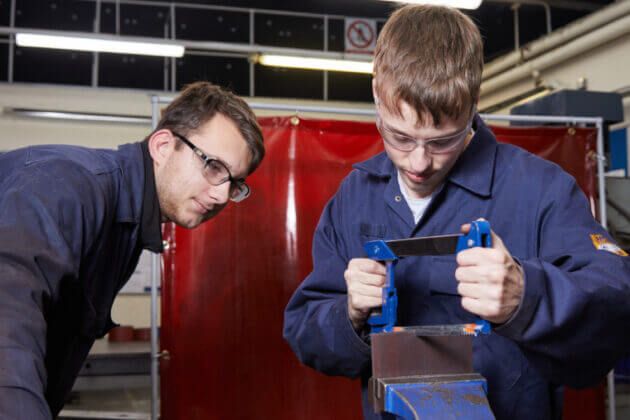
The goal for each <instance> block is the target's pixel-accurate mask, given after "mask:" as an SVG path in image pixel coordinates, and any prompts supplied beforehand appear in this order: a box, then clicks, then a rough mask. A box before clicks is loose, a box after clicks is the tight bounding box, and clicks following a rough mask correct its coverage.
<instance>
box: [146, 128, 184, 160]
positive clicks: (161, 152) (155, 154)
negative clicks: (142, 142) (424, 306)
mask: <svg viewBox="0 0 630 420" xmlns="http://www.w3.org/2000/svg"><path fill="white" fill-rule="evenodd" d="M176 142H177V139H176V138H175V136H173V134H172V133H171V132H170V131H169V130H167V129H163V130H158V131H156V132H155V133H153V135H152V136H151V138H150V139H149V143H148V146H149V153H150V154H151V158H152V159H153V162H154V163H155V165H157V166H160V165H163V164H164V162H166V160H167V159H168V158H169V156H170V155H171V153H173V151H174V150H175V144H176Z"/></svg>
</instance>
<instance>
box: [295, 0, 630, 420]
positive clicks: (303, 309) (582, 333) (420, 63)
mask: <svg viewBox="0 0 630 420" xmlns="http://www.w3.org/2000/svg"><path fill="white" fill-rule="evenodd" d="M482 66H483V51H482V40H481V36H480V34H479V30H478V29H477V28H476V26H475V25H474V23H473V22H472V21H471V20H470V19H469V18H468V17H466V16H465V15H464V14H462V13H461V12H459V11H457V10H455V9H450V8H446V7H439V6H407V7H404V8H402V9H399V10H397V11H396V12H394V13H393V14H392V16H391V17H390V18H389V20H388V21H387V23H386V24H385V26H384V27H383V29H382V31H381V33H380V35H379V38H378V42H377V46H376V52H375V57H374V79H373V85H372V86H373V94H374V99H375V104H376V113H377V119H376V121H377V127H378V129H379V132H380V133H381V136H382V138H383V144H384V147H385V152H384V153H381V154H379V155H377V156H374V157H373V158H371V159H369V160H367V161H365V162H362V163H359V164H357V165H355V170H354V171H352V172H351V173H350V175H348V177H346V178H345V179H344V180H343V181H342V183H341V185H340V187H339V190H338V192H337V193H336V194H335V196H334V197H333V198H332V199H331V200H330V202H329V203H328V204H327V206H326V208H325V209H324V212H323V214H322V216H321V219H320V222H319V224H318V226H317V230H316V231H315V236H314V240H313V271H312V272H311V274H309V276H308V277H307V278H306V279H305V280H304V282H303V283H302V284H301V285H300V287H299V288H298V290H297V291H296V292H295V294H294V295H293V297H292V299H291V301H290V302H289V304H288V306H287V308H286V311H285V324H284V336H285V338H286V339H287V341H288V342H289V344H290V345H291V347H292V348H293V350H294V351H295V353H296V355H297V356H298V358H299V359H300V360H301V361H302V362H303V363H305V364H307V365H309V366H312V367H313V368H315V369H317V370H319V371H322V372H324V373H326V374H329V375H340V376H347V377H351V378H356V377H359V378H361V382H362V389H363V412H364V416H365V418H370V419H372V418H385V417H386V416H378V415H376V414H375V413H374V410H373V409H372V407H371V406H370V405H369V403H368V400H367V380H368V378H369V377H370V375H371V368H370V345H369V333H370V327H369V324H367V322H366V320H367V318H368V317H369V315H370V312H371V311H372V310H373V309H376V308H378V307H379V306H381V304H382V286H383V285H384V283H385V267H384V266H383V265H382V264H379V263H377V262H375V261H373V260H370V259H367V258H365V253H364V251H363V244H364V243H365V242H367V241H370V240H375V239H397V238H405V237H416V236H417V237H420V236H434V235H442V234H454V233H458V232H460V230H461V231H463V232H467V230H468V228H469V225H468V224H469V223H470V222H472V221H474V220H476V219H478V218H485V219H486V220H488V221H489V222H490V225H491V227H492V229H493V232H492V247H491V248H473V249H470V250H466V251H462V252H460V253H459V254H458V255H457V256H445V255H441V256H424V257H413V258H405V259H402V260H400V261H398V263H397V265H396V278H395V281H396V287H397V289H398V322H399V325H439V324H460V323H466V322H473V321H474V320H475V319H476V317H482V318H484V319H486V320H488V321H491V323H492V326H493V327H492V332H491V334H489V335H481V336H479V337H475V338H474V339H473V354H474V356H473V357H474V367H475V370H476V371H477V372H479V373H481V374H482V375H483V376H484V377H485V378H486V380H487V384H488V388H487V393H488V400H489V402H490V406H491V408H492V410H493V412H494V415H495V416H496V418H497V419H511V420H518V419H529V418H536V419H541V420H546V419H557V418H560V416H561V407H562V387H561V385H571V386H577V387H582V386H586V385H594V384H597V383H598V382H599V381H600V380H601V379H602V378H603V377H604V376H605V374H606V372H607V371H608V370H609V369H610V368H611V367H612V366H613V364H614V362H615V361H616V360H617V359H618V358H619V357H620V356H622V355H623V353H624V352H626V351H627V349H628V348H630V342H629V340H630V335H628V334H627V333H624V330H625V329H627V328H626V326H627V325H629V324H628V323H630V305H628V303H627V302H629V301H630V260H629V259H628V258H627V256H625V255H626V254H625V252H623V250H621V249H620V248H619V247H617V246H616V245H615V244H614V243H613V241H612V240H611V239H610V236H609V235H608V233H607V232H606V231H605V230H604V229H602V227H601V226H600V225H599V224H598V223H597V222H596V221H595V220H594V219H593V216H592V215H591V212H590V206H589V203H588V201H587V199H586V197H585V196H584V194H583V193H582V191H581V190H580V189H579V187H578V186H577V183H576V182H575V180H574V179H573V178H572V177H571V176H569V175H568V174H566V173H565V172H563V171H562V170H561V169H560V168H559V167H558V166H556V165H554V164H552V163H550V162H547V161H545V160H542V159H540V158H537V157H536V156H534V155H531V154H529V153H527V152H525V151H524V150H522V149H520V148H517V147H514V146H511V145H507V144H499V143H497V140H496V138H495V137H494V135H493V134H492V132H491V131H490V130H489V129H488V127H487V126H486V125H485V124H484V123H483V121H482V120H481V119H480V117H479V116H478V115H477V114H476V112H475V108H476V103H477V100H478V97H479V87H480V84H481V72H482ZM594 237H597V238H599V239H600V240H601V242H605V243H606V246H599V245H598V244H596V243H595V242H596V241H595V239H593V238H594ZM419 357H421V355H419Z"/></svg>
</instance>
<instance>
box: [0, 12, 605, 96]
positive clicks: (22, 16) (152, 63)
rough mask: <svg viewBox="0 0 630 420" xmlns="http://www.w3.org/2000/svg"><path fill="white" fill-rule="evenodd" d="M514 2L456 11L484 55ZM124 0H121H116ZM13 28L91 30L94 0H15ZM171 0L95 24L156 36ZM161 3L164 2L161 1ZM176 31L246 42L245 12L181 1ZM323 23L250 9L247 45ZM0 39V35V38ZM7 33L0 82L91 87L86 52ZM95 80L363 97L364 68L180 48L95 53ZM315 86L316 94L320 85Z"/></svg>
mask: <svg viewBox="0 0 630 420" xmlns="http://www.w3.org/2000/svg"><path fill="white" fill-rule="evenodd" d="M514 1H516V0H491V1H488V0H485V1H484V2H483V3H482V5H481V6H480V7H479V9H477V10H472V11H464V12H465V13H467V14H469V15H470V16H471V17H473V19H474V20H475V21H476V22H477V24H478V25H479V27H480V30H481V33H482V35H483V37H484V48H485V58H486V61H490V60H492V59H493V58H496V57H498V56H500V55H502V54H505V53H507V52H509V51H511V50H513V49H514V48H515V43H516V41H515V31H514V11H513V8H514V4H515V3H514ZM523 1H527V2H532V3H535V2H538V3H537V4H521V5H520V6H518V16H519V18H518V23H519V31H518V43H519V45H523V44H525V43H527V42H530V41H533V40H534V39H537V38H539V37H541V36H543V35H544V34H545V33H546V32H547V24H546V19H545V9H544V8H543V7H542V6H541V4H540V3H542V2H541V1H540V0H523ZM121 2H122V3H125V1H124V0H121ZM611 2H612V1H611V0H587V1H583V0H579V1H571V0H548V1H547V2H546V3H547V4H548V5H549V6H550V10H551V26H552V28H553V29H557V28H560V27H562V26H564V25H566V24H567V23H570V22H572V21H574V20H575V19H578V18H580V17H583V16H585V15H586V14H588V13H590V12H592V11H594V10H597V9H598V8H601V7H603V6H605V5H606V4H608V3H611ZM10 3H11V0H0V26H9V15H10ZM15 3H16V15H15V26H18V27H26V28H42V29H54V30H77V31H85V32H90V31H92V28H93V22H94V15H95V0H15ZM169 3H170V2H169V1H167V0H153V1H151V2H149V3H146V2H143V1H142V0H140V1H135V2H134V3H133V4H122V5H121V6H120V20H119V25H118V27H117V26H116V19H115V3H113V2H112V1H111V0H101V9H100V20H101V24H100V28H101V31H102V32H106V33H116V32H117V31H118V33H120V34H121V35H138V36H150V37H156V38H162V37H164V33H165V31H166V29H165V23H167V22H168V21H169V8H168V7H167V6H168V4H169ZM174 3H175V4H176V5H182V6H183V5H184V4H187V5H190V4H199V5H215V6H216V5H220V6H230V7H242V8H256V9H269V10H285V11H293V12H308V13H316V14H329V15H342V16H354V17H370V18H378V19H382V20H384V19H386V18H387V16H388V15H389V14H390V13H391V11H392V10H394V8H395V7H397V6H398V4H397V3H391V2H387V1H380V0H298V1H293V0H231V1H202V0H187V1H185V2H182V1H175V2H174ZM162 5H163V6H162ZM175 16H176V21H177V25H176V35H177V38H179V39H191V40H213V41H223V42H237V43H247V42H248V41H249V18H248V15H247V13H246V10H245V11H244V12H242V13H237V12H229V11H228V12H224V11H216V10H206V11H203V12H199V11H198V10H194V9H191V8H188V7H177V8H176V14H175ZM322 22H323V21H322V20H321V19H318V18H316V17H298V18H296V17H288V16H277V15H272V14H268V15H265V14H264V13H259V14H257V15H256V21H255V43H256V44H260V45H272V46H280V47H292V48H301V49H320V50H321V49H322V48H323V33H324V31H323V23H322ZM343 31H344V28H343V20H338V19H337V20H335V19H333V20H330V23H329V39H328V47H329V49H330V50H331V51H343V50H344V45H343V42H344V35H343ZM0 41H3V39H0ZM8 42H9V41H8V36H7V37H5V38H4V43H2V42H0V80H8V78H9V73H10V72H9V71H8V70H7V68H8V66H9V64H10V62H11V63H12V65H13V70H12V72H11V73H12V78H13V81H17V82H30V83H62V84H78V85H92V86H94V85H95V80H94V77H95V76H94V72H93V71H92V66H93V63H94V57H93V56H92V54H90V53H75V52H59V51H50V50H48V51H43V50H39V51H37V50H32V49H24V48H16V49H15V51H14V52H13V54H14V55H13V56H12V58H13V60H9V56H10V55H11V51H10V49H9V48H8ZM96 64H97V67H98V72H97V76H96V79H97V80H96V85H98V86H107V87H125V88H140V89H154V90H160V89H163V90H171V89H179V88H180V87H181V86H182V85H183V84H185V83H188V82H190V81H193V80H196V79H199V78H207V79H210V80H214V81H215V82H217V83H220V84H223V85H226V86H229V87H230V88H232V89H233V90H235V91H236V92H237V93H239V94H243V95H247V94H251V93H252V89H253V86H254V87H255V89H254V94H255V95H256V96H280V97H287V96H288V97H302V98H311V99H322V98H325V99H339V100H358V101H370V100H371V93H370V90H371V89H369V76H365V75H353V74H341V73H335V72H329V75H327V76H326V79H327V80H324V77H323V76H322V72H316V71H300V70H286V69H274V70H270V69H267V68H262V66H258V65H256V68H255V75H254V77H253V82H254V83H253V84H252V82H251V81H252V77H250V74H249V72H250V65H249V63H248V62H247V58H246V57H244V56H240V57H239V56H238V55H232V56H230V55H229V54H223V55H214V56H208V55H207V54H206V55H204V54H203V53H199V54H197V55H195V54H187V55H186V56H184V57H183V58H182V59H177V61H176V63H175V67H174V68H175V71H172V70H173V67H171V66H169V65H168V64H167V65H165V61H164V59H162V58H154V57H142V56H120V55H113V54H110V55H108V54H99V59H98V62H97V63H96ZM322 85H323V86H324V91H325V93H322Z"/></svg>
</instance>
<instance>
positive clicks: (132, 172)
mask: <svg viewBox="0 0 630 420" xmlns="http://www.w3.org/2000/svg"><path fill="white" fill-rule="evenodd" d="M264 153H265V149H264V146H263V136H262V132H261V130H260V127H259V125H258V123H257V121H256V117H255V116H254V113H253V112H252V110H251V109H250V108H249V106H248V105H247V104H246V103H245V101H243V100H242V99H241V98H239V97H237V96H236V95H234V94H232V93H230V92H228V91H226V90H224V89H222V88H220V87H218V86H215V85H212V84H211V83H208V82H198V83H194V84H192V85H190V86H188V87H187V88H186V89H185V90H184V91H183V92H182V93H181V95H180V96H179V97H177V98H176V99H175V100H174V101H173V102H171V103H170V104H169V105H168V107H166V109H165V110H164V111H163V114H162V118H161V120H160V123H159V124H158V127H157V128H156V130H154V131H153V133H152V134H151V135H150V136H148V137H147V138H146V139H145V141H143V142H138V143H131V144H124V145H122V146H120V147H119V148H118V150H102V149H88V148H84V147H75V146H34V147H29V148H25V149H19V150H14V151H11V152H8V153H5V154H3V155H2V156H0V418H1V419H3V420H4V419H16V420H17V419H20V420H21V419H28V420H39V419H50V418H53V417H56V416H57V414H58V413H59V411H60V410H61V408H62V406H63V404H64V400H65V397H66V396H67V394H68V392H70V390H71V388H72V385H73V383H74V380H75V378H76V376H77V374H78V372H79V369H80V368H81V365H82V364H83V361H84V360H85V358H86V356H87V354H88V351H89V350H90V347H91V346H92V344H93V342H94V340H95V339H96V338H99V337H103V336H104V335H105V334H106V333H107V332H108V331H109V330H110V329H111V328H112V327H113V326H114V323H113V322H112V319H111V318H110V311H111V308H112V304H113V301H114V298H115V296H116V294H117V293H118V291H119V290H120V289H121V288H122V287H123V285H124V284H125V282H127V280H128V279H129V277H130V276H131V274H132V273H133V271H134V268H135V266H136V264H137V262H138V258H139V256H140V253H141V252H142V250H143V249H149V250H151V251H153V252H161V251H162V235H161V228H160V223H161V222H174V223H176V224H178V225H180V226H183V227H186V228H194V227H197V226H199V225H200V224H201V223H203V222H205V221H206V220H209V219H210V218H212V217H214V216H216V215H217V214H218V213H219V212H220V211H221V210H222V209H223V208H224V207H225V206H226V205H227V203H228V201H229V200H232V201H235V202H239V201H242V200H243V199H245V198H247V196H248V195H249V194H250V189H249V187H248V186H247V184H246V183H245V178H246V177H247V176H248V175H249V174H251V173H252V172H253V171H254V170H255V169H256V168H257V167H258V165H259V164H260V162H261V161H262V159H263V156H264Z"/></svg>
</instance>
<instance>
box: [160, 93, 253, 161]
mask: <svg viewBox="0 0 630 420" xmlns="http://www.w3.org/2000/svg"><path fill="white" fill-rule="evenodd" d="M217 113H220V114H223V115H224V116H226V117H228V118H230V119H231V120H232V121H234V123H235V124H236V126H237V127H238V129H239V131H240V132H241V134H242V135H243V137H244V138H245V141H246V142H247V146H248V147H249V150H250V151H251V152H252V162H251V164H250V167H249V172H248V173H249V174H251V173H252V172H254V170H256V168H257V167H258V165H260V162H261V161H262V159H263V157H264V156H265V146H264V144H263V134H262V130H261V129H260V126H259V125H258V121H257V120H256V116H255V115H254V112H253V111H252V109H251V108H250V107H249V105H247V103H246V102H245V101H244V100H243V99H241V98H240V97H238V96H236V95H235V94H233V93H232V92H230V91H228V90H226V89H224V88H222V87H220V86H217V85H214V84H212V83H210V82H195V83H192V84H190V85H187V86H185V88H184V90H183V91H182V93H181V94H180V95H179V96H178V97H177V98H175V99H174V100H173V102H171V103H170V104H169V105H168V106H167V107H166V108H164V109H163V110H162V117H161V119H160V122H159V123H158V125H157V127H156V129H155V131H158V130H162V129H169V130H173V131H175V132H177V133H180V134H182V135H184V136H188V135H189V133H190V132H191V131H194V130H196V129H197V128H199V127H200V126H201V125H203V124H204V123H206V122H207V121H210V119H212V117H214V116H215V115H216V114H217ZM155 131H154V132H155ZM181 146H182V143H181V141H178V143H177V145H176V146H175V147H176V148H179V147H181Z"/></svg>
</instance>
